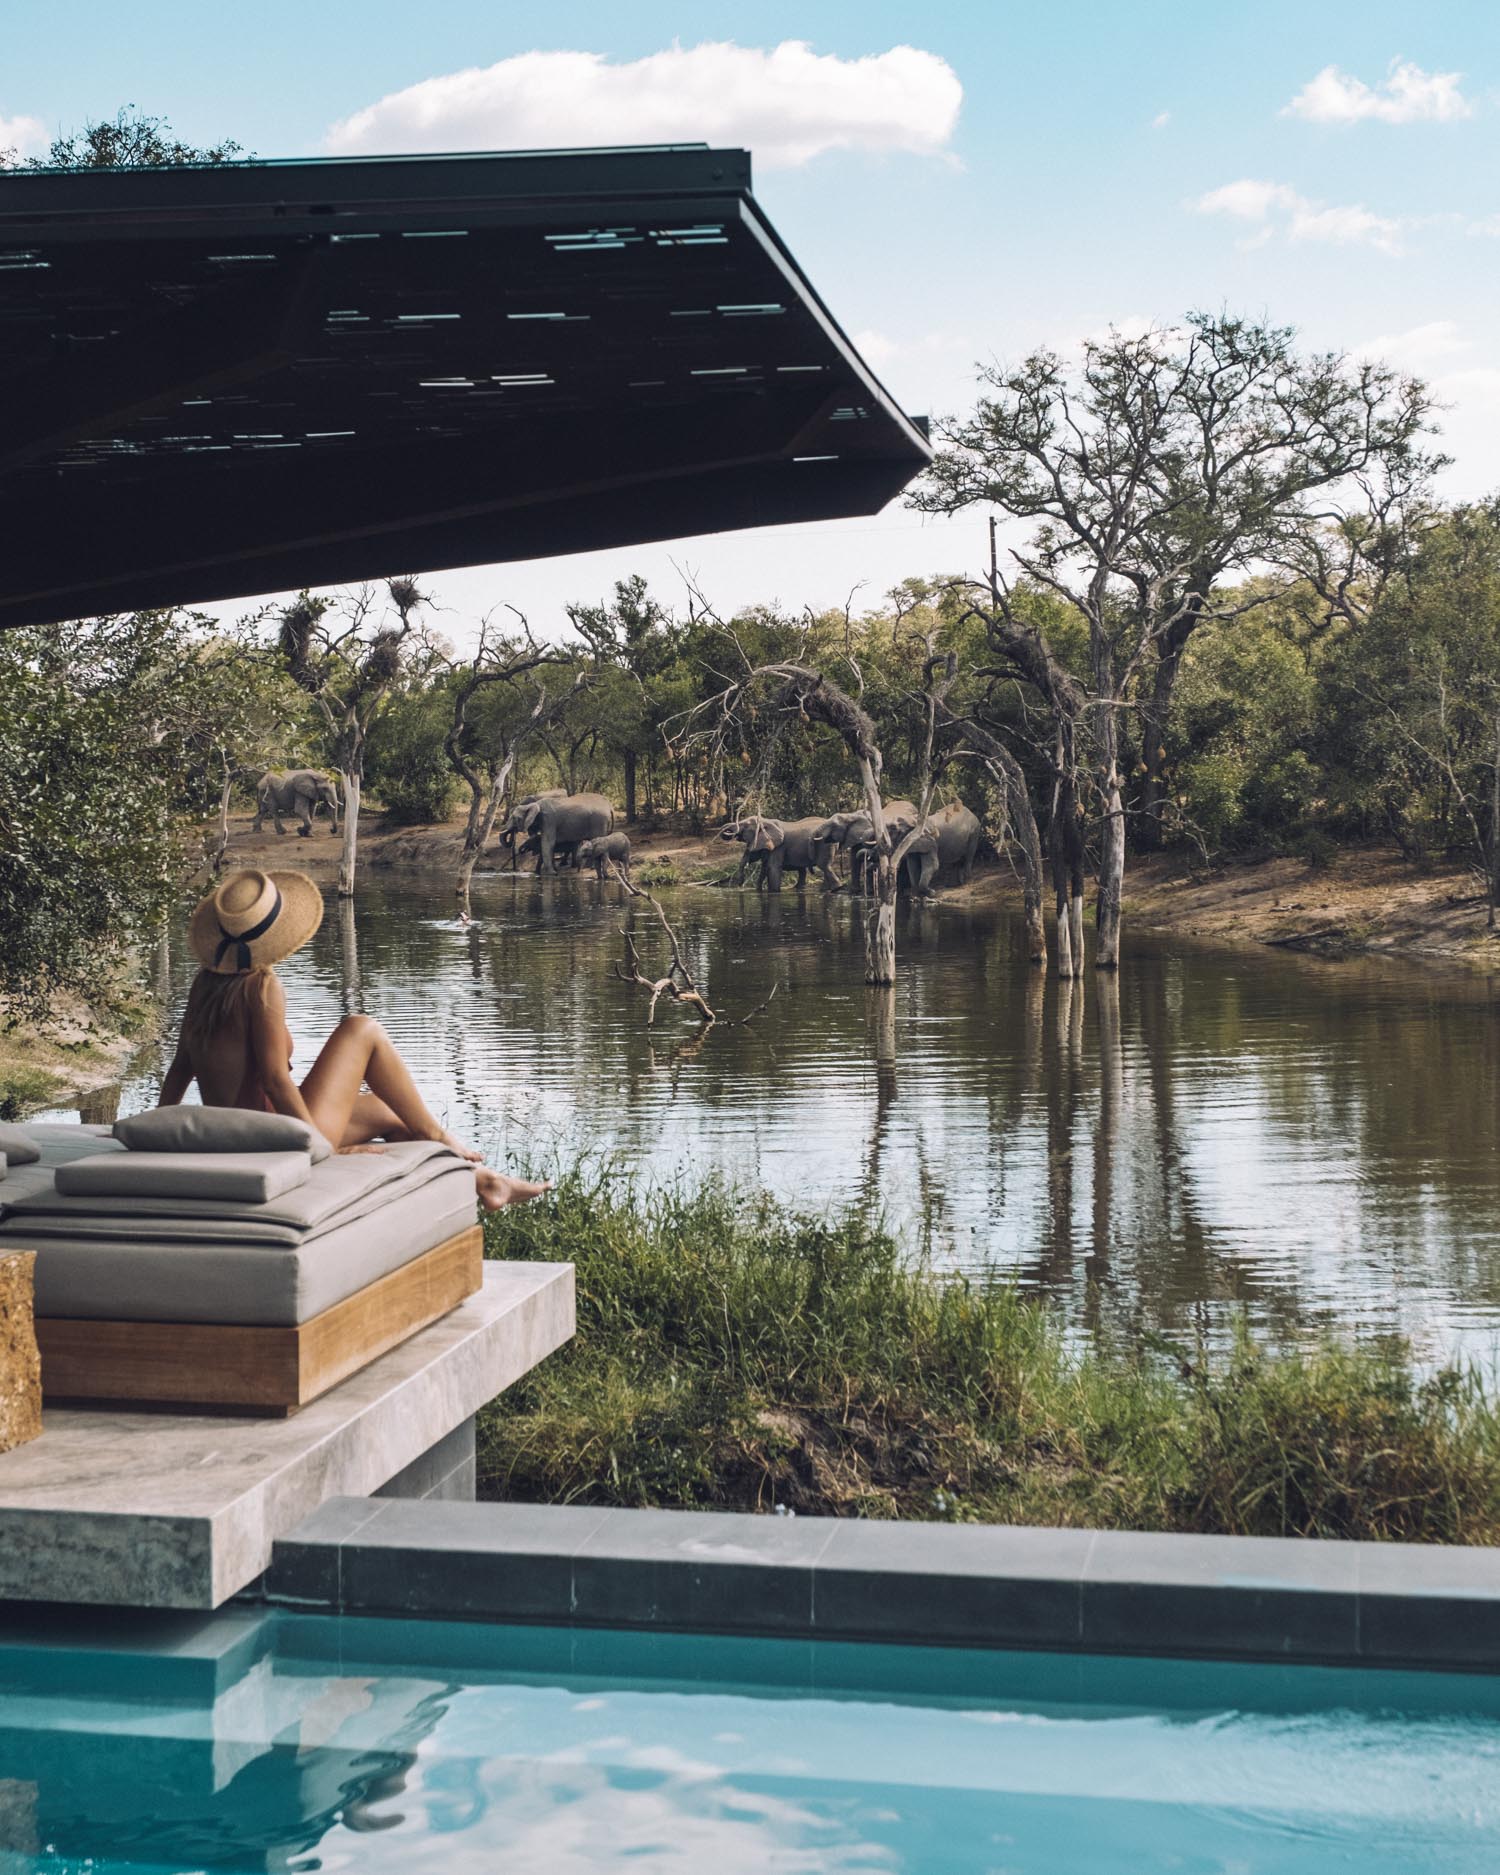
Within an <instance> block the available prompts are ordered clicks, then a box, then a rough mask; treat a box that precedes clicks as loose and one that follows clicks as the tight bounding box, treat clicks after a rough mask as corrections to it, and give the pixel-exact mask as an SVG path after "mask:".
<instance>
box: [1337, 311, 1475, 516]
mask: <svg viewBox="0 0 1500 1875" xmlns="http://www.w3.org/2000/svg"><path fill="white" fill-rule="evenodd" d="M1489 350H1490V347H1489V335H1488V333H1484V334H1482V335H1481V338H1480V339H1479V340H1477V341H1476V339H1474V338H1472V337H1470V336H1469V335H1468V334H1467V333H1466V332H1465V331H1464V329H1463V328H1462V327H1461V326H1459V325H1458V324H1457V323H1456V321H1454V320H1452V319H1431V320H1429V321H1427V323H1426V324H1425V325H1419V326H1410V327H1408V328H1407V330H1406V331H1404V332H1382V333H1380V334H1379V335H1377V336H1376V337H1375V338H1372V339H1366V340H1365V341H1364V343H1363V344H1362V345H1358V346H1356V347H1355V356H1356V357H1358V358H1369V359H1378V360H1379V361H1380V362H1381V363H1383V364H1388V365H1391V366H1393V367H1394V368H1395V369H1396V370H1397V371H1406V372H1410V373H1411V374H1412V376H1414V377H1419V378H1423V379H1425V380H1426V382H1427V385H1428V387H1429V389H1430V390H1431V391H1432V393H1433V395H1434V396H1435V397H1436V399H1437V401H1438V403H1439V404H1440V405H1442V406H1443V408H1442V409H1441V410H1440V411H1439V413H1438V426H1439V430H1440V432H1441V434H1440V439H1439V440H1440V444H1441V447H1442V448H1443V449H1444V450H1445V451H1446V452H1447V453H1448V454H1449V455H1451V456H1452V458H1453V466H1452V468H1450V469H1449V470H1448V471H1447V472H1446V473H1445V474H1444V475H1443V477H1442V479H1441V482H1440V485H1439V486H1440V492H1441V493H1443V494H1445V495H1447V496H1448V497H1449V498H1450V499H1452V500H1455V501H1474V500H1478V499H1479V498H1480V497H1482V496H1484V495H1485V494H1487V493H1488V492H1489V491H1491V490H1493V489H1494V488H1496V487H1497V486H1500V366H1495V365H1491V364H1486V363H1484V362H1483V360H1484V358H1485V357H1487V356H1488V353H1489Z"/></svg>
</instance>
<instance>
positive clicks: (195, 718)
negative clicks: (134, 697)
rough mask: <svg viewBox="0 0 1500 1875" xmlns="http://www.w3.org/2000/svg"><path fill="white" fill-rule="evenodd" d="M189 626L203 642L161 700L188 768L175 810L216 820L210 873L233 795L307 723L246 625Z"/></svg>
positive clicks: (225, 836) (291, 689)
mask: <svg viewBox="0 0 1500 1875" xmlns="http://www.w3.org/2000/svg"><path fill="white" fill-rule="evenodd" d="M190 623H191V625H192V626H194V627H196V628H197V629H198V630H199V631H200V632H202V633H203V634H204V635H203V636H202V637H201V638H200V639H199V641H198V642H197V643H195V644H193V645H192V647H191V649H190V650H188V651H187V653H186V654H185V655H184V657H183V660H182V664H181V668H180V671H179V673H178V684H177V686H176V687H175V689H174V692H173V694H172V695H171V696H170V697H169V698H167V699H165V700H164V701H165V704H166V707H167V708H168V709H169V710H170V713H171V727H172V730H173V732H174V733H175V735H176V736H177V737H178V739H179V741H180V744H181V746H182V747H183V749H184V750H186V751H187V752H189V754H190V755H191V757H192V758H193V761H194V768H193V770H192V772H191V773H190V774H189V776H188V787H187V794H186V797H185V798H184V799H183V801H182V802H181V805H182V806H183V807H184V808H185V809H186V810H187V811H188V812H189V813H193V814H203V813H206V812H212V813H213V814H214V816H215V819H214V825H213V831H212V832H211V833H210V834H209V836H208V839H207V843H206V845H205V848H204V859H205V861H206V862H207V864H208V866H209V867H210V869H211V870H212V871H214V872H217V871H219V869H220V868H221V867H222V865H223V863H224V855H225V853H226V851H227V849H228V846H229V806H230V801H231V799H232V798H233V794H234V790H235V788H236V787H238V786H243V785H253V784H254V783H255V782H256V781H258V780H259V778H260V776H261V774H262V773H264V771H265V769H266V768H267V767H269V766H272V765H273V764H275V763H277V762H279V761H282V760H283V759H285V758H286V756H287V755H288V754H289V753H290V752H291V750H292V748H293V747H294V745H295V744H296V743H297V742H299V741H301V740H302V739H303V738H304V737H305V735H306V732H307V729H308V723H307V720H306V709H305V699H304V698H303V697H302V696H301V694H300V693H299V691H298V690H297V687H296V685H295V684H293V683H292V681H291V680H290V678H289V677H288V676H287V674H286V672H285V671H284V670H282V669H280V668H279V667H278V665H277V663H276V661H275V659H274V658H273V657H272V656H271V655H270V654H269V653H268V652H267V650H266V647H265V646H264V645H262V644H260V643H259V642H258V641H257V640H256V638H255V636H254V628H253V622H251V621H247V622H246V623H245V624H242V625H241V626H240V627H239V628H238V629H236V630H232V631H229V632H223V631H218V630H215V629H214V627H213V625H212V623H211V621H209V620H208V619H206V618H201V617H196V616H194V617H192V618H191V619H190ZM159 733H160V732H159Z"/></svg>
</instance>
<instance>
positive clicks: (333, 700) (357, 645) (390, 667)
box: [277, 578, 427, 898]
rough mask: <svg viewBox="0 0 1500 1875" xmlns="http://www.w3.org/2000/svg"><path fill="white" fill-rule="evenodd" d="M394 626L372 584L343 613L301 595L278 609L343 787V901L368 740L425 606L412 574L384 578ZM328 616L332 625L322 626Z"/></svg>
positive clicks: (292, 660)
mask: <svg viewBox="0 0 1500 1875" xmlns="http://www.w3.org/2000/svg"><path fill="white" fill-rule="evenodd" d="M385 590H386V595H387V597H388V599H389V601H390V605H391V608H392V610H393V611H394V612H395V615H396V617H395V623H394V624H392V623H390V622H388V621H387V622H381V621H379V620H377V619H376V618H375V616H374V613H375V603H376V601H375V597H374V594H373V592H372V591H371V590H370V589H369V588H365V589H364V590H362V591H361V592H359V593H357V594H355V595H354V596H353V597H352V598H351V599H349V600H348V601H347V602H346V603H345V605H344V607H343V609H342V610H340V611H335V609H334V607H333V605H332V604H331V602H330V601H328V600H326V599H314V598H312V597H311V596H310V595H309V594H307V593H305V592H304V593H301V594H300V595H299V596H298V597H297V598H296V599H295V600H294V601H293V602H292V604H291V605H289V606H288V607H287V608H286V610H285V611H284V612H283V613H282V614H281V620H280V627H279V631H278V634H277V644H278V647H279V649H280V652H281V656H282V658H283V659H284V660H285V663H286V667H287V669H288V671H289V672H290V673H291V675H292V677H293V678H294V679H295V681H296V682H297V683H298V684H299V685H300V686H301V687H302V689H303V690H305V691H306V692H307V694H308V696H309V697H311V698H312V701H313V704H314V706H315V708H316V709H317V711H318V713H319V715H320V716H321V717H322V719H323V723H324V726H325V729H326V731H327V735H328V743H329V751H330V753H331V755H332V758H333V763H334V766H335V767H336V768H337V769H338V771H339V776H340V778H341V780H342V782H343V787H344V846H343V852H342V853H341V855H340V857H339V884H338V894H339V897H340V898H351V897H352V896H353V894H354V866H355V859H356V855H357V852H358V846H359V802H360V792H361V788H362V785H363V782H364V772H365V745H366V742H367V740H368V737H369V734H370V728H371V725H372V724H373V723H374V721H375V719H376V717H377V716H378V715H379V714H380V712H381V710H382V709H383V707H384V706H385V703H386V701H387V699H388V698H389V696H390V694H391V690H392V687H393V686H394V685H395V683H396V682H397V680H398V679H399V677H400V676H401V673H402V670H403V667H404V660H405V655H406V650H407V646H408V642H409V640H410V638H411V634H412V631H413V630H414V628H415V625H416V615H417V611H418V608H419V607H421V606H423V605H426V604H427V599H426V597H425V595H424V594H422V593H421V592H419V591H418V590H417V583H416V581H415V580H414V579H409V578H400V579H392V580H388V581H387V582H386V588H385ZM330 616H331V617H332V619H333V622H332V623H331V624H328V623H325V620H327V619H329V618H330Z"/></svg>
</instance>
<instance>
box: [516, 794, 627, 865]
mask: <svg viewBox="0 0 1500 1875" xmlns="http://www.w3.org/2000/svg"><path fill="white" fill-rule="evenodd" d="M521 826H522V829H523V831H524V832H525V833H527V834H528V835H534V836H535V838H536V841H537V847H538V850H537V860H536V869H537V871H538V873H543V872H551V871H552V869H553V865H554V863H555V862H556V861H557V860H558V859H559V858H564V859H566V858H573V857H575V856H576V854H577V852H578V848H579V847H580V846H581V845H582V844H583V842H584V841H585V840H597V839H598V838H599V836H600V835H601V834H606V833H613V832H614V829H615V810H614V806H613V804H612V803H611V802H610V800H609V799H608V797H607V796H605V795H602V794H562V795H558V794H544V795H542V796H541V797H540V799H538V800H536V801H533V802H532V804H531V805H530V807H528V808H527V810H526V817H525V819H524V820H523V821H522V822H521Z"/></svg>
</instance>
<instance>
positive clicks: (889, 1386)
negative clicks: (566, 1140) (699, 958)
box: [480, 1169, 1500, 1543]
mask: <svg viewBox="0 0 1500 1875" xmlns="http://www.w3.org/2000/svg"><path fill="white" fill-rule="evenodd" d="M487 1250H488V1253H489V1254H490V1255H491V1256H500V1257H514V1258H541V1259H544V1260H553V1261H571V1262H573V1263H574V1264H575V1265H576V1266H577V1276H578V1333H577V1336H576V1338H575V1339H574V1340H573V1342H572V1343H570V1344H569V1346H568V1347H567V1348H566V1349H564V1350H562V1351H561V1352H560V1353H558V1354H556V1355H553V1356H552V1357H551V1359H550V1360H548V1361H545V1362H544V1363H543V1364H542V1366H541V1367H540V1368H539V1369H537V1370H536V1371H535V1372H534V1373H533V1374H531V1375H529V1376H528V1377H527V1378H526V1379H525V1380H524V1381H522V1382H521V1383H520V1384H519V1385H517V1386H515V1387H513V1388H512V1389H511V1390H510V1391H509V1392H507V1393H506V1394H505V1395H504V1396H503V1398H502V1399H501V1400H500V1401H498V1402H496V1404H495V1405H493V1406H492V1407H490V1408H488V1409H487V1410H486V1412H485V1414H484V1415H483V1417H482V1420H481V1442H480V1469H481V1476H482V1480H483V1487H482V1488H483V1489H484V1491H485V1492H486V1493H487V1494H489V1495H495V1496H503V1497H509V1498H517V1499H525V1500H530V1501H535V1502H549V1503H552V1502H570V1503H589V1504H619V1505H626V1506H643V1505H665V1506H674V1507H720V1508H726V1509H734V1510H770V1509H772V1508H773V1507H774V1506H776V1505H783V1506H785V1507H786V1508H788V1509H791V1510H795V1511H797V1512H800V1513H804V1514H815V1515H834V1516H872V1517H906V1518H913V1517H915V1518H928V1519H933V1518H937V1519H947V1520H961V1521H988V1522H1010V1523H1040V1524H1070V1525H1081V1526H1089V1527H1093V1528H1101V1529H1103V1528H1115V1529H1144V1530H1195V1531H1216V1532H1225V1533H1233V1534H1245V1535H1257V1536H1283V1535H1287V1536H1325V1537H1363V1538H1372V1539H1391V1540H1397V1539H1399V1540H1403V1541H1415V1542H1447V1543H1493V1542H1495V1541H1497V1540H1500V1413H1497V1410H1496V1407H1495V1406H1494V1404H1492V1403H1491V1401H1490V1400H1489V1399H1488V1397H1487V1395H1486V1393H1485V1391H1484V1389H1483V1387H1482V1386H1481V1384H1480V1382H1479V1379H1478V1378H1477V1377H1476V1376H1475V1375H1474V1374H1473V1373H1471V1372H1468V1371H1458V1370H1445V1371H1443V1372H1441V1373H1439V1374H1437V1375H1434V1376H1431V1377H1428V1378H1422V1377H1420V1376H1419V1375H1418V1374H1417V1373H1416V1371H1415V1370H1414V1368H1413V1366H1412V1364H1411V1361H1410V1359H1409V1357H1408V1354H1407V1352H1406V1350H1405V1349H1404V1348H1402V1347H1401V1346H1399V1345H1396V1344H1391V1345H1382V1346H1367V1347H1354V1346H1344V1345H1338V1344H1334V1343H1328V1344H1325V1345H1322V1346H1319V1347H1317V1348H1314V1349H1312V1350H1310V1351H1307V1352H1304V1353H1298V1354H1284V1353H1283V1354H1275V1353H1270V1352H1267V1351H1266V1350H1264V1349H1262V1348H1260V1347H1258V1346H1256V1345H1255V1343H1254V1342H1253V1341H1252V1340H1251V1339H1250V1338H1249V1336H1248V1335H1245V1334H1242V1335H1241V1336H1240V1337H1239V1339H1238V1340H1237V1343H1236V1345H1235V1347H1234V1348H1233V1349H1232V1350H1231V1351H1229V1352H1228V1353H1225V1354H1224V1355H1222V1356H1219V1357H1215V1358H1212V1359H1210V1358H1207V1357H1204V1356H1203V1355H1201V1354H1200V1353H1198V1352H1196V1351H1194V1352H1185V1351H1182V1350H1179V1349H1176V1348H1171V1347H1168V1346H1166V1345H1165V1344H1161V1343H1158V1344H1157V1345H1156V1346H1155V1347H1154V1348H1151V1349H1147V1350H1145V1351H1139V1350H1133V1349H1131V1350H1127V1349H1110V1348H1095V1349H1092V1350H1079V1349H1077V1348H1074V1347H1071V1346H1070V1345H1069V1344H1068V1343H1067V1341H1066V1340H1065V1338H1064V1336H1063V1334H1062V1333H1061V1330H1060V1328H1059V1325H1058V1323H1057V1321H1056V1319H1055V1317H1054V1316H1053V1315H1052V1314H1051V1313H1050V1312H1049V1311H1048V1310H1047V1309H1045V1308H1044V1307H1041V1306H1039V1305H1037V1304H1035V1303H1032V1302H1029V1301H1025V1300H1023V1299H1021V1298H1020V1297H1018V1296H1017V1295H1016V1294H1015V1293H1014V1292H1013V1291H1011V1290H1010V1289H1008V1288H1006V1287H1004V1286H1001V1285H998V1284H997V1285H980V1284H975V1283H970V1282H964V1281H960V1280H954V1279H948V1278H939V1277H937V1276H935V1275H933V1274H932V1273H930V1272H929V1271H927V1270H925V1269H924V1268H922V1267H920V1266H913V1265H912V1264H911V1262H910V1260H909V1259H908V1257H907V1256H906V1254H905V1253H904V1252H903V1250H902V1248H901V1246H900V1245H898V1244H897V1242H896V1241H895V1240H894V1239H893V1238H892V1236H891V1235H890V1234H889V1233H888V1232H887V1231H885V1230H884V1229H883V1228H881V1227H879V1226H878V1225H874V1224H872V1223H871V1222H870V1221H869V1220H868V1219H866V1218H865V1217H863V1216H862V1215H860V1214H858V1213H856V1212H848V1213H845V1214H842V1215H836V1216H830V1217H827V1218H814V1217H808V1216H799V1215H795V1214H792V1213H789V1212H787V1211H786V1210H785V1209H783V1208H782V1207H780V1206H778V1205H774V1204H773V1203H772V1202H771V1200H770V1199H769V1198H765V1197H747V1196H745V1195H744V1194H739V1193H735V1192H733V1191H731V1190H729V1189H728V1188H726V1187H725V1186H723V1185H720V1184H717V1183H714V1182H712V1181H709V1182H704V1183H699V1184H695V1185H688V1184H682V1185H678V1186H674V1187H669V1188H665V1189H661V1188H647V1187H646V1186H644V1185H642V1184H640V1183H639V1182H635V1181H632V1180H631V1179H630V1178H628V1177H626V1176H622V1175H619V1174H616V1173H613V1172H610V1171H607V1170H597V1169H596V1170H593V1171H581V1170H574V1171H572V1172H569V1173H567V1174H566V1175H565V1176H564V1177H563V1178H562V1179H561V1181H560V1184H559V1189H558V1192H557V1194H556V1199H555V1202H552V1203H548V1204H543V1205H538V1206H531V1207H528V1208H526V1209H524V1210H521V1211H518V1212H516V1213H502V1214H500V1215H498V1216H495V1217H492V1218H491V1219H490V1220H489V1222H488V1225H487Z"/></svg>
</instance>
